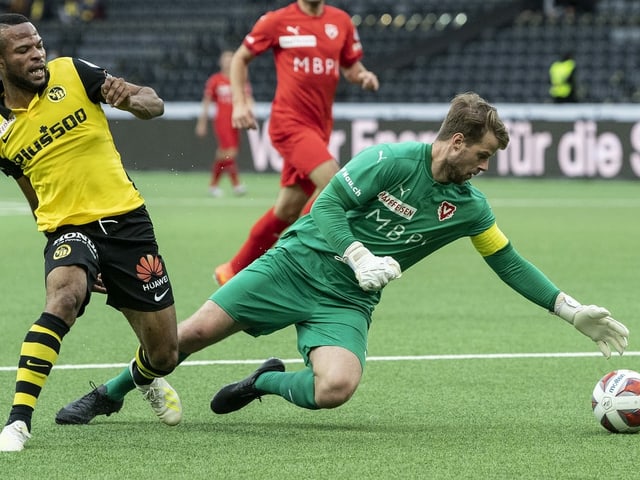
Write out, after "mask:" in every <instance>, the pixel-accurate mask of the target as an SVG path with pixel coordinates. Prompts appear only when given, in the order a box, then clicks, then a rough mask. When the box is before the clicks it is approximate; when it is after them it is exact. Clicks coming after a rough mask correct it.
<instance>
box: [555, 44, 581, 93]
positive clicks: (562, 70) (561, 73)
mask: <svg viewBox="0 0 640 480" xmlns="http://www.w3.org/2000/svg"><path fill="white" fill-rule="evenodd" d="M549 83H550V84H551V86H550V87H549V95H550V96H551V99H552V100H553V102H554V103H572V102H577V101H578V98H577V95H576V62H575V60H574V59H573V54H572V53H570V52H567V53H565V54H564V55H563V56H562V58H561V59H559V60H556V61H555V62H553V63H552V64H551V67H549Z"/></svg>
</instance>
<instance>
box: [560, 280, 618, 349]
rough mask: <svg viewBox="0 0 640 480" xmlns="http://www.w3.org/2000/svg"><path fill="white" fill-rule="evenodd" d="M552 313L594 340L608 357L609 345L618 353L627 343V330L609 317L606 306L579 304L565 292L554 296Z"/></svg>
mask: <svg viewBox="0 0 640 480" xmlns="http://www.w3.org/2000/svg"><path fill="white" fill-rule="evenodd" d="M553 311H554V313H555V314H556V315H557V316H559V317H560V318H562V319H563V320H566V321H567V322H569V323H570V324H571V325H573V326H574V327H576V329H577V330H578V331H579V332H580V333H582V334H584V335H586V336H587V337H589V338H590V339H591V340H593V341H594V342H596V344H597V345H598V348H599V349H600V351H601V352H602V354H603V355H604V356H605V357H606V358H609V357H610V356H611V347H613V348H614V349H615V350H616V351H617V352H618V353H619V354H620V355H622V353H623V352H624V350H625V348H627V345H628V338H629V330H628V329H627V327H625V326H624V325H623V324H622V323H620V322H618V321H617V320H614V319H613V318H611V314H610V313H609V311H608V310H607V309H606V308H602V307H598V306H597V305H581V304H580V303H579V302H577V301H576V300H575V299H574V298H571V297H570V296H569V295H567V294H566V293H563V292H560V294H559V295H558V297H557V298H556V303H555V307H554V310H553Z"/></svg>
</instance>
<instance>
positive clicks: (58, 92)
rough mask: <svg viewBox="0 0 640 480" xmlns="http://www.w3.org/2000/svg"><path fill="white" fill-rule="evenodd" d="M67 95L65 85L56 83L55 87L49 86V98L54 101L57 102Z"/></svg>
mask: <svg viewBox="0 0 640 480" xmlns="http://www.w3.org/2000/svg"><path fill="white" fill-rule="evenodd" d="M66 96H67V92H66V90H65V89H64V87H62V86H60V85H54V86H53V87H51V88H49V90H48V91H47V98H48V99H49V100H51V101H52V102H56V103H57V102H59V101H60V100H62V99H63V98H64V97H66Z"/></svg>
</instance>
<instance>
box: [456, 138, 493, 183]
mask: <svg viewBox="0 0 640 480" xmlns="http://www.w3.org/2000/svg"><path fill="white" fill-rule="evenodd" d="M450 142H451V145H450V147H451V148H450V149H449V155H447V158H446V160H445V162H444V166H445V171H446V175H447V177H448V180H449V182H452V183H457V184H462V183H464V182H466V181H467V180H470V179H471V178H472V177H473V176H474V175H478V174H479V173H482V172H485V171H487V169H488V168H489V159H490V158H491V157H492V156H493V155H495V153H496V151H497V150H498V140H497V138H496V136H495V135H494V134H493V133H491V132H487V133H486V134H485V135H484V137H482V140H481V141H480V142H478V143H471V144H469V143H467V142H465V139H464V135H463V134H462V133H456V134H455V135H453V137H451V140H450Z"/></svg>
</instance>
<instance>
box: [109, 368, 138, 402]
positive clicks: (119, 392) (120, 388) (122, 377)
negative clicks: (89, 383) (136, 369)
mask: <svg viewBox="0 0 640 480" xmlns="http://www.w3.org/2000/svg"><path fill="white" fill-rule="evenodd" d="M104 386H105V387H107V397H108V398H109V399H111V400H115V401H120V400H122V399H124V396H125V395H126V394H127V393H129V392H130V391H131V390H134V389H135V388H136V384H135V383H133V378H131V372H130V371H129V367H125V368H124V369H123V370H122V371H121V372H120V373H119V374H118V375H117V376H115V377H113V378H112V379H111V380H108V381H107V382H106V383H105V384H104Z"/></svg>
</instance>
